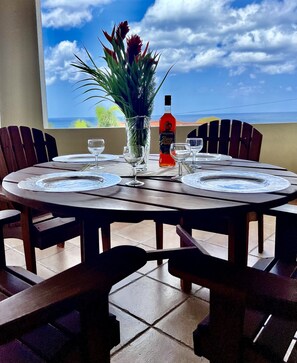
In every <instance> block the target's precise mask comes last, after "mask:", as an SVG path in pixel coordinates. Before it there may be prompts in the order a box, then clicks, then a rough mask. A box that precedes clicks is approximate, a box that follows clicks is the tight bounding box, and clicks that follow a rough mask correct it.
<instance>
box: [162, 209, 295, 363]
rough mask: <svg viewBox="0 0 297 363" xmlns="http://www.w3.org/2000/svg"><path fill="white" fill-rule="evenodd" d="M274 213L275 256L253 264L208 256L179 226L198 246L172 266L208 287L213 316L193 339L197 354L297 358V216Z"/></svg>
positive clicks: (231, 360) (233, 362) (228, 361)
mask: <svg viewBox="0 0 297 363" xmlns="http://www.w3.org/2000/svg"><path fill="white" fill-rule="evenodd" d="M275 214H276V216H277V217H276V234H277V236H276V250H275V257H274V258H271V259H262V260H260V261H259V262H258V263H257V264H256V265H255V266H254V267H238V266H236V265H234V264H232V263H231V262H228V261H224V260H222V259H219V258H215V257H212V256H209V255H208V254H207V253H206V252H205V251H204V250H203V248H202V247H201V246H200V245H199V243H198V242H197V241H196V240H195V239H194V238H193V237H191V236H190V235H189V234H188V233H187V232H186V231H185V230H183V229H182V228H181V227H180V226H178V227H177V232H178V234H179V235H180V237H181V239H182V240H183V242H184V244H185V245H188V246H189V245H195V246H196V247H197V248H196V249H195V250H191V251H182V252H183V253H182V254H181V253H180V254H178V253H177V254H176V255H175V256H174V257H172V258H170V259H169V263H168V269H169V272H170V273H171V274H173V275H174V276H177V277H179V278H184V279H188V280H189V281H191V282H194V283H196V284H198V285H201V286H204V287H207V288H209V289H210V309H209V315H208V316H207V317H205V319H204V320H203V321H202V322H200V323H199V324H198V327H197V329H196V330H195V332H194V333H193V339H194V351H195V354H197V355H198V356H204V357H206V358H207V359H209V360H210V362H211V363H271V362H278V363H280V362H290V363H293V362H294V363H296V362H297V344H296V343H297V338H296V331H297V293H296V292H297V281H296V267H297V264H296V254H297V240H296V237H297V235H296V218H297V214H292V213H288V214H287V215H286V214H285V213H284V212H281V213H279V214H278V212H277V211H275ZM292 233H293V235H292ZM286 237H287V238H286ZM284 238H285V239H284ZM278 242H280V243H278Z"/></svg>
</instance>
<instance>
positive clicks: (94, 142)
mask: <svg viewBox="0 0 297 363" xmlns="http://www.w3.org/2000/svg"><path fill="white" fill-rule="evenodd" d="M104 148H105V141H104V139H89V140H88V150H89V152H90V153H91V154H94V155H95V166H93V167H92V168H90V169H95V170H98V169H102V166H99V163H98V156H99V155H100V154H101V153H102V152H103V150H104Z"/></svg>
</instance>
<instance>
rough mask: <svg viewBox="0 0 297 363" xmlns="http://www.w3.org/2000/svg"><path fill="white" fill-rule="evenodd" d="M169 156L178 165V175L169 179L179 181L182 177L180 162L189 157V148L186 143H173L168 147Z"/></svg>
mask: <svg viewBox="0 0 297 363" xmlns="http://www.w3.org/2000/svg"><path fill="white" fill-rule="evenodd" d="M170 155H171V156H172V157H173V159H174V160H175V161H177V163H178V175H176V176H174V177H172V178H171V179H173V180H180V179H181V177H182V161H184V160H185V159H186V158H188V157H189V156H190V155H191V147H190V145H189V144H188V143H186V142H173V143H172V144H171V145H170Z"/></svg>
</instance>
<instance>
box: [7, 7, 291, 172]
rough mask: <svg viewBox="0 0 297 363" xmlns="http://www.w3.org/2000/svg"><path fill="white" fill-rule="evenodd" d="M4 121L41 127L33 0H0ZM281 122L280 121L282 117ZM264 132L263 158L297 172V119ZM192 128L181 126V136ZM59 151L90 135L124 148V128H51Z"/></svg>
mask: <svg viewBox="0 0 297 363" xmlns="http://www.w3.org/2000/svg"><path fill="white" fill-rule="evenodd" d="M69 1H71V0H69ZM0 120H1V124H2V126H7V125H12V124H15V125H21V124H27V125H29V126H31V127H37V128H43V124H42V108H41V92H40V79H39V65H38V46H37V30H36V15H35V1H34V0H1V1H0ZM280 121H281V120H280ZM257 128H258V129H259V131H260V132H262V133H263V135H264V139H263V146H262V152H261V161H263V162H266V163H272V164H277V165H280V166H284V167H286V168H288V169H290V170H292V171H295V172H297V142H296V137H297V123H296V124H269V125H257ZM191 129H192V128H190V127H186V126H185V127H178V130H177V140H178V141H182V140H184V139H185V137H186V134H187V133H188V132H189V131H190V130H191ZM49 132H50V133H51V134H52V135H53V136H55V137H56V139H57V143H58V148H59V153H60V154H64V153H83V152H86V151H87V150H86V140H87V139H88V138H89V137H91V136H92V137H94V136H100V137H104V138H105V139H106V144H107V148H106V152H107V153H121V152H122V146H123V145H124V143H125V140H126V137H125V130H124V129H95V130H94V129H84V130H50V131H49ZM151 144H152V149H151V150H152V152H158V129H157V128H153V129H152V142H151Z"/></svg>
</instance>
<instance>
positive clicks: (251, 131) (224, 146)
mask: <svg viewBox="0 0 297 363" xmlns="http://www.w3.org/2000/svg"><path fill="white" fill-rule="evenodd" d="M188 137H201V138H203V141H204V142H203V144H204V145H203V149H202V152H207V153H219V154H225V155H230V156H232V157H233V158H239V159H245V160H254V161H259V159H260V152H261V145H262V138H263V135H262V134H261V133H260V132H259V131H258V130H257V129H256V128H255V127H253V126H252V125H250V124H248V123H247V122H242V121H239V120H227V119H224V120H214V121H210V122H207V123H204V124H202V125H199V126H198V127H197V129H194V130H193V131H191V132H190V133H189V134H188Z"/></svg>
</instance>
